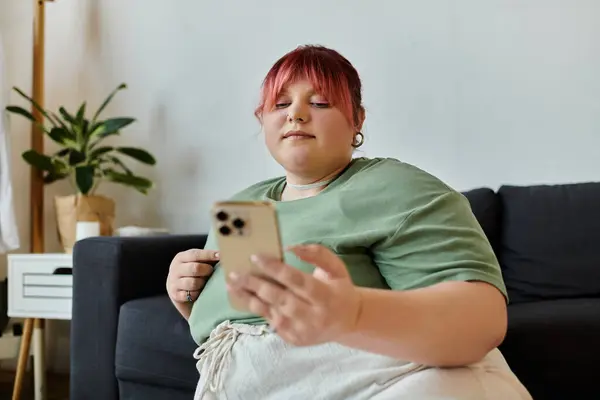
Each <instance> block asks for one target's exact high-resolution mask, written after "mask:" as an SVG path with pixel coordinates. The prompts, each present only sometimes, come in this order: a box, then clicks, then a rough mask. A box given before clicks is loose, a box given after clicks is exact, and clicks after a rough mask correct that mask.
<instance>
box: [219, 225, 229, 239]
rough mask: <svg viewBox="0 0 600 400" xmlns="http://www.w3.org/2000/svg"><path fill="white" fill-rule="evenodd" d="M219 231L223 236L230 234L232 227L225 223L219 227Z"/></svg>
mask: <svg viewBox="0 0 600 400" xmlns="http://www.w3.org/2000/svg"><path fill="white" fill-rule="evenodd" d="M219 232H220V233H221V235H223V236H229V235H230V234H231V228H230V227H228V226H227V225H223V226H222V227H220V228H219Z"/></svg>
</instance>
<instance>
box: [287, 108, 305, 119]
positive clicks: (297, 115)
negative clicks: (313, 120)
mask: <svg viewBox="0 0 600 400" xmlns="http://www.w3.org/2000/svg"><path fill="white" fill-rule="evenodd" d="M288 121H289V122H300V123H303V122H307V121H308V112H307V111H306V110H305V109H304V107H302V106H300V105H292V106H291V107H290V108H289V112H288Z"/></svg>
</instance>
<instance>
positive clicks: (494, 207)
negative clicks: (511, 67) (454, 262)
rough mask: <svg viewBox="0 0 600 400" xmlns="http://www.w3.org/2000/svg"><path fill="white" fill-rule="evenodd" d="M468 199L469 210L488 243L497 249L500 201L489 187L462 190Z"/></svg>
mask: <svg viewBox="0 0 600 400" xmlns="http://www.w3.org/2000/svg"><path fill="white" fill-rule="evenodd" d="M463 194H464V196H465V197H466V198H467V200H469V203H470V205H471V211H473V214H474V215H475V218H477V221H478V222H479V225H481V228H482V229H483V232H484V233H485V235H486V236H487V238H488V240H489V241H490V244H491V245H492V247H493V248H494V251H496V250H497V246H498V244H499V240H500V202H499V200H498V196H497V195H496V193H495V192H494V191H493V190H492V189H489V188H478V189H473V190H469V191H467V192H463Z"/></svg>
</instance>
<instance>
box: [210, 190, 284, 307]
mask: <svg viewBox="0 0 600 400" xmlns="http://www.w3.org/2000/svg"><path fill="white" fill-rule="evenodd" d="M211 214H212V215H211V217H212V225H213V231H214V234H215V235H216V240H217V245H218V247H219V255H220V264H219V265H220V268H223V271H224V272H225V279H226V280H227V279H228V276H229V273H230V272H238V273H249V272H250V273H256V274H258V275H261V276H264V274H262V273H261V271H260V270H259V269H258V267H257V266H256V265H254V264H253V263H252V262H251V261H250V256H252V255H253V254H262V255H267V256H270V257H274V258H276V259H278V260H283V249H282V245H281V238H280V233H279V222H278V219H277V210H276V209H275V206H274V205H273V204H272V203H270V202H262V201H222V202H217V203H215V204H214V205H213V207H212V210H211ZM264 277H265V278H267V279H268V278H269V277H268V276H264ZM229 301H230V304H231V306H232V307H233V308H235V309H237V310H240V311H249V310H247V308H246V307H244V306H243V304H242V303H241V301H240V300H239V299H237V298H235V296H232V295H231V294H230V295H229Z"/></svg>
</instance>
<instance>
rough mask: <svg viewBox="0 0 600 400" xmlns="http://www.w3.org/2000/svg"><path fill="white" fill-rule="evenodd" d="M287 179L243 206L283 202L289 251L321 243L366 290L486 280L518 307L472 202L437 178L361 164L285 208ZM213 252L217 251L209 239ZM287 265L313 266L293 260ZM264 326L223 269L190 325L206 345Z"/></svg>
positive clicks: (250, 195) (392, 163) (398, 165)
mask: <svg viewBox="0 0 600 400" xmlns="http://www.w3.org/2000/svg"><path fill="white" fill-rule="evenodd" d="M284 186H285V178H284V177H280V178H275V179H270V180H267V181H264V182H260V183H257V184H255V185H253V186H250V187H249V188H247V189H245V190H243V191H242V192H240V193H238V194H236V195H235V196H234V197H233V199H234V200H267V201H273V202H275V204H276V208H277V213H278V219H279V225H280V229H281V240H282V243H283V245H284V246H288V245H294V244H308V243H318V244H321V245H324V246H326V247H328V248H329V249H331V250H333V251H334V252H335V253H336V254H337V255H338V256H339V257H340V258H341V259H342V260H343V261H344V262H345V264H346V266H347V268H348V270H349V272H350V275H351V276H352V280H353V281H354V283H355V284H356V285H357V286H363V287H371V288H382V289H392V290H407V289H415V288H421V287H425V286H430V285H433V284H436V283H439V282H443V281H469V280H476V281H484V282H488V283H490V284H492V285H494V286H495V287H497V288H498V289H499V290H500V291H501V292H502V293H503V294H504V296H505V297H506V299H508V296H507V294H506V288H505V285H504V282H503V280H502V274H501V271H500V266H499V264H498V261H497V259H496V256H495V254H494V252H493V250H492V248H491V246H490V244H489V242H488V240H487V238H486V236H485V235H484V233H483V230H482V229H481V227H480V225H479V223H478V222H477V220H476V219H475V217H474V215H473V213H472V211H471V208H470V205H469V202H468V200H467V199H466V198H465V197H464V196H463V195H462V194H461V193H459V192H457V191H455V190H453V189H451V188H449V187H448V186H447V185H445V184H444V183H443V182H441V181H440V180H439V179H437V178H435V177H434V176H432V175H430V174H428V173H426V172H424V171H422V170H420V169H418V168H416V167H414V166H412V165H409V164H406V163H403V162H400V161H398V160H395V159H390V158H375V159H368V158H356V159H353V160H352V162H351V163H350V165H349V166H348V167H347V168H346V169H345V170H344V171H343V172H342V173H341V174H340V175H339V176H338V177H337V179H335V180H334V181H333V182H331V183H330V184H329V186H327V187H326V188H325V189H324V190H323V191H322V192H320V193H319V194H318V195H316V196H313V197H309V198H305V199H299V200H293V201H278V199H279V198H280V195H281V192H282V190H283V188H284ZM205 248H207V249H213V250H217V245H216V242H215V240H214V236H213V235H212V234H209V237H208V240H207V243H206V245H205ZM285 262H286V263H288V264H289V265H291V266H293V267H295V268H299V269H301V270H303V271H306V272H312V270H313V268H314V267H313V266H312V265H309V264H307V263H305V262H303V261H300V260H299V259H298V258H297V257H295V256H294V255H293V254H290V253H286V254H285ZM225 320H230V321H232V322H239V323H247V324H258V323H264V322H265V321H264V319H263V318H261V317H259V316H256V315H253V314H250V313H244V312H240V311H237V310H234V309H233V308H231V306H230V305H229V302H228V299H227V290H226V288H225V277H224V274H223V269H222V268H219V266H218V264H217V266H216V268H215V272H214V273H213V275H212V276H211V278H210V279H209V280H208V282H207V284H206V286H205V288H204V290H203V291H202V293H201V294H200V297H199V298H198V300H196V302H195V303H194V305H193V308H192V313H191V315H190V318H189V324H190V328H191V333H192V337H193V338H194V340H195V341H196V343H198V344H200V343H202V342H203V341H204V340H205V339H206V338H207V337H208V336H209V334H210V332H211V330H212V329H214V328H215V327H216V326H217V325H218V324H219V323H221V322H223V321H225Z"/></svg>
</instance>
